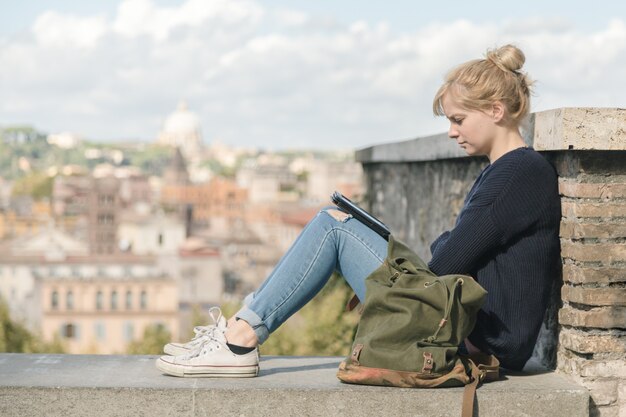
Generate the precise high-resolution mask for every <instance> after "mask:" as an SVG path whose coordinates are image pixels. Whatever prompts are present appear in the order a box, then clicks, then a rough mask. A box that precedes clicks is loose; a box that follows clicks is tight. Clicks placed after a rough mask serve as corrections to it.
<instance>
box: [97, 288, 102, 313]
mask: <svg viewBox="0 0 626 417" xmlns="http://www.w3.org/2000/svg"><path fill="white" fill-rule="evenodd" d="M103 298H104V297H103V295H102V291H98V292H97V293H96V310H102V304H103Z"/></svg>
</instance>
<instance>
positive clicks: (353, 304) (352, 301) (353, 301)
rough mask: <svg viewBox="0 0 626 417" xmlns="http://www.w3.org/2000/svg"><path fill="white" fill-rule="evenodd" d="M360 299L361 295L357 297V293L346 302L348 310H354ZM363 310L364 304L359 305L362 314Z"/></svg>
mask: <svg viewBox="0 0 626 417" xmlns="http://www.w3.org/2000/svg"><path fill="white" fill-rule="evenodd" d="M359 303H360V300H359V297H357V295H356V293H355V294H354V295H353V296H352V297H351V298H350V299H349V300H348V302H347V303H346V311H352V310H354V309H355V307H356V306H357V305H359ZM362 311H363V305H361V307H359V310H358V312H359V314H361V312H362Z"/></svg>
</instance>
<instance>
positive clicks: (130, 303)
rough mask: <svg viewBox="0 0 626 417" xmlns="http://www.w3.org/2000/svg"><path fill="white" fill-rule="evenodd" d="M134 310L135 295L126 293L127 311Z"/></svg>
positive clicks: (129, 292)
mask: <svg viewBox="0 0 626 417" xmlns="http://www.w3.org/2000/svg"><path fill="white" fill-rule="evenodd" d="M132 308H133V293H132V292H131V291H130V290H128V291H126V310H130V309H132Z"/></svg>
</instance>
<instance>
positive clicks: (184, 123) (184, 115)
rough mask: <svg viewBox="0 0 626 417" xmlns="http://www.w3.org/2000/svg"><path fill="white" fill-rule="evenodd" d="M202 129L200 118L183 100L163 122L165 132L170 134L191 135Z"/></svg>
mask: <svg viewBox="0 0 626 417" xmlns="http://www.w3.org/2000/svg"><path fill="white" fill-rule="evenodd" d="M199 131H200V119H199V118H198V116H197V115H196V114H195V113H193V112H191V111H189V109H188V108H187V103H186V102H184V101H181V102H180V103H179V104H178V108H177V109H176V111H175V112H174V113H172V114H170V115H169V116H168V117H167V119H165V123H164V124H163V133H166V134H170V135H172V134H173V135H191V134H197V133H198V132H199Z"/></svg>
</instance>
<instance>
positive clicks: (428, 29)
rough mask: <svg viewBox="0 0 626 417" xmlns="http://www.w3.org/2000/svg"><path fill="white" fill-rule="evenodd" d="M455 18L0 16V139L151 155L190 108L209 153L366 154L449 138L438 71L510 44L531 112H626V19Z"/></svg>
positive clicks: (62, 8) (216, 13) (141, 11)
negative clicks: (400, 143) (54, 137)
mask: <svg viewBox="0 0 626 417" xmlns="http://www.w3.org/2000/svg"><path fill="white" fill-rule="evenodd" d="M534 4H536V5H534ZM350 5H352V6H350ZM446 7H447V9H445V8H444V7H443V5H441V6H436V5H434V6H433V5H429V6H428V8H426V9H423V10H422V9H418V8H417V6H415V5H411V4H409V3H408V2H399V3H394V5H393V6H387V7H385V8H384V9H383V8H382V7H381V6H380V4H378V5H376V4H368V5H362V6H361V5H356V3H354V2H345V3H344V2H342V5H333V4H332V3H331V2H322V3H316V4H315V5H311V4H307V3H306V2H286V1H279V0H273V1H264V2H260V1H243V0H236V1H228V2H227V1H217V0H216V1H210V2H203V1H196V0H188V1H184V2H183V1H170V0H168V1H165V0H160V1H150V0H125V1H106V2H98V4H97V5H93V4H89V5H84V4H82V3H80V2H74V1H55V2H33V1H30V2H29V1H26V2H21V3H20V4H19V5H15V4H11V5H10V6H9V5H8V4H5V5H4V8H5V9H9V8H10V10H11V13H3V15H4V16H5V17H4V18H2V19H1V20H0V26H1V27H2V29H1V30H0V58H1V59H2V61H3V63H4V65H3V67H2V68H0V90H1V91H3V98H4V99H3V100H2V101H0V126H9V125H15V124H30V125H32V126H34V127H35V128H36V129H38V130H41V131H44V132H46V133H59V132H62V131H70V132H73V133H76V134H79V135H81V136H83V137H85V138H87V139H91V140H95V141H118V140H137V141H143V142H150V141H154V140H156V138H157V136H158V134H159V132H160V130H161V128H162V126H163V123H164V120H165V118H166V117H167V115H168V114H170V113H171V111H172V110H173V109H174V108H175V106H176V104H177V103H178V102H179V101H180V100H182V99H184V100H187V102H188V103H189V108H190V109H191V110H193V111H194V112H195V113H197V114H198V117H199V119H200V122H201V127H202V134H203V137H204V141H205V143H210V142H212V141H214V140H218V139H219V140H221V141H223V142H224V143H227V144H229V145H232V146H256V147H264V148H268V149H273V150H278V149H285V148H293V147H303V148H311V147H319V148H335V147H341V148H346V147H355V148H362V147H366V146H369V145H372V144H377V143H384V142H391V141H397V140H401V139H408V138H413V137H418V136H426V135H429V134H433V133H440V132H444V131H446V130H447V123H446V120H445V119H443V118H435V117H434V116H433V115H432V111H431V108H430V107H431V100H432V96H433V94H434V92H435V91H436V89H437V88H438V86H439V84H440V83H441V80H442V78H443V75H444V74H445V72H446V71H447V70H448V69H450V68H451V67H452V66H454V65H456V64H458V63H460V62H462V61H465V60H467V59H473V58H480V57H481V56H482V54H483V53H484V52H485V50H486V49H487V48H493V47H495V46H497V45H502V44H504V43H508V42H511V43H514V44H516V45H518V46H520V47H521V48H522V50H523V51H524V52H525V53H526V57H527V62H526V65H525V70H526V71H528V72H529V74H530V76H531V77H532V78H533V79H536V80H537V81H538V82H537V85H536V89H535V93H536V95H535V96H534V97H533V106H532V110H533V111H541V110H547V109H550V108H556V107H571V106H581V107H587V106H595V107H623V105H624V104H623V103H624V99H623V98H622V97H623V96H624V95H625V94H626V86H624V84H623V83H622V82H621V75H622V73H623V68H624V67H625V65H626V18H625V17H624V16H625V15H626V13H625V10H624V9H625V6H622V5H619V4H611V5H604V4H600V5H598V7H597V8H596V7H595V6H594V13H593V18H590V17H589V14H588V13H585V10H586V9H587V8H586V7H574V6H572V5H571V4H568V6H567V7H566V6H564V3H563V2H553V3H551V4H550V5H543V4H542V5H541V6H539V3H532V2H531V3H526V4H525V7H524V9H523V10H517V9H515V10H512V9H510V10H509V9H506V8H505V7H503V6H501V5H498V4H497V3H495V2H479V3H475V7H474V8H471V7H470V6H469V5H467V4H463V3H461V2H456V3H455V2H452V3H448V4H447V6H446ZM7 16H12V19H8V17H7ZM9 21H10V23H9ZM413 21H414V22H415V24H414V25H413V24H412V23H411V22H413Z"/></svg>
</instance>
